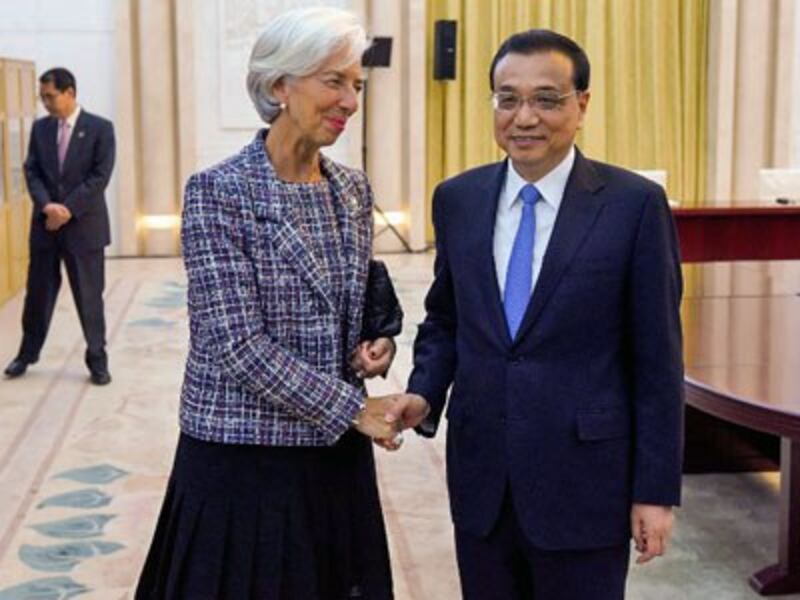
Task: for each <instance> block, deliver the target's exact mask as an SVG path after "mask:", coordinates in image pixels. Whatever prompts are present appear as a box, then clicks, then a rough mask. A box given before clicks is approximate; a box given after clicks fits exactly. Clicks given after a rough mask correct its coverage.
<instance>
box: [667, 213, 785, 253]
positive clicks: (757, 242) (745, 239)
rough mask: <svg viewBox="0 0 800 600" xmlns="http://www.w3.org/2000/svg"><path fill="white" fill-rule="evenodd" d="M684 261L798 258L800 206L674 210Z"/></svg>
mask: <svg viewBox="0 0 800 600" xmlns="http://www.w3.org/2000/svg"><path fill="white" fill-rule="evenodd" d="M673 214H674V215H675V223H676V224H677V227H678V238H679V239H680V243H681V257H682V260H683V262H708V261H714V260H785V259H800V206H786V207H781V206H718V207H714V208H678V209H675V210H674V211H673Z"/></svg>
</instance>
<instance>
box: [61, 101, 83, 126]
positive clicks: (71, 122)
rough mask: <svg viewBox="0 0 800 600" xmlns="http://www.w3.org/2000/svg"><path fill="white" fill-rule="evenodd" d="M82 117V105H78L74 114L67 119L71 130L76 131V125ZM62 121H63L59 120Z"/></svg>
mask: <svg viewBox="0 0 800 600" xmlns="http://www.w3.org/2000/svg"><path fill="white" fill-rule="evenodd" d="M79 116H81V105H80V104H76V105H75V110H73V111H72V114H71V115H70V116H68V117H67V119H66V120H67V124H68V125H69V128H70V129H75V123H77V122H78V117H79ZM59 121H61V119H59Z"/></svg>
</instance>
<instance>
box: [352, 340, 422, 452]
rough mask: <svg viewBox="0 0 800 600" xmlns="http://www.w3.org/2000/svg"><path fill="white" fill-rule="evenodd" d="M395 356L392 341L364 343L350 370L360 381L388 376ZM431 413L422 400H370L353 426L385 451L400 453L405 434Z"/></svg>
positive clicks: (397, 397) (396, 397) (405, 397)
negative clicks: (397, 451)
mask: <svg viewBox="0 0 800 600" xmlns="http://www.w3.org/2000/svg"><path fill="white" fill-rule="evenodd" d="M394 353H395V345H394V342H393V341H392V340H391V339H389V338H378V339H377V340H373V341H365V342H361V343H360V344H359V345H358V348H356V349H355V350H354V351H353V353H352V354H351V355H350V367H351V368H352V369H353V371H355V372H356V374H357V375H358V376H359V377H362V378H368V377H375V376H377V375H381V374H384V373H386V371H387V370H388V368H389V365H391V363H392V360H393V359H394ZM429 412H430V406H428V402H427V401H426V400H425V398H423V397H422V396H419V395H417V394H390V395H388V396H380V397H374V398H367V401H366V402H365V403H364V408H362V409H361V411H359V413H358V415H356V418H355V419H353V425H354V426H355V428H356V429H357V430H358V431H360V432H361V433H363V434H364V435H366V436H368V437H371V438H372V439H373V441H374V442H375V443H376V444H378V445H379V446H381V447H382V448H385V449H386V450H397V449H399V448H400V446H401V445H402V443H403V435H402V431H403V430H404V429H408V428H409V427H416V426H417V425H419V424H420V423H421V422H422V420H423V419H424V418H425V417H427V416H428V413H429Z"/></svg>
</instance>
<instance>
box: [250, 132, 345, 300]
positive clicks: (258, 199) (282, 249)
mask: <svg viewBox="0 0 800 600" xmlns="http://www.w3.org/2000/svg"><path fill="white" fill-rule="evenodd" d="M245 152H246V153H247V164H248V170H249V177H248V178H249V181H250V192H251V194H252V197H253V199H254V200H253V210H254V212H255V216H256V218H257V219H259V220H266V221H267V222H268V224H269V229H270V242H271V243H272V244H273V246H274V247H275V249H276V250H277V251H278V252H279V253H280V255H281V256H283V258H284V259H285V260H286V262H287V263H289V264H290V265H291V267H292V269H294V271H295V272H296V273H297V274H298V275H299V276H300V277H301V279H303V281H304V282H305V283H306V284H307V285H308V286H309V287H310V288H311V289H312V290H313V291H314V293H315V294H316V295H317V296H318V297H319V299H320V300H321V301H322V302H323V303H324V305H325V306H326V307H327V308H328V310H330V311H334V310H335V307H334V303H333V300H332V299H331V296H330V293H329V290H328V285H327V282H328V277H327V273H325V272H324V270H323V268H322V266H321V265H320V264H319V262H318V261H317V259H316V258H315V257H314V255H313V254H312V253H311V251H310V246H309V244H308V243H307V241H306V239H305V237H304V236H303V235H302V233H301V228H300V220H299V215H298V214H297V211H296V210H295V207H294V206H292V204H291V202H290V199H287V198H286V197H285V193H284V192H283V191H282V190H280V189H279V184H278V179H277V175H276V174H275V171H274V169H273V168H272V165H271V164H270V163H269V160H268V158H267V153H266V151H265V150H264V137H263V135H261V134H259V135H258V136H256V139H255V140H254V141H253V143H252V144H251V145H250V146H248V147H247V149H246V150H245Z"/></svg>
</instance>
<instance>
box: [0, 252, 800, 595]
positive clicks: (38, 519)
mask: <svg viewBox="0 0 800 600" xmlns="http://www.w3.org/2000/svg"><path fill="white" fill-rule="evenodd" d="M384 258H385V260H386V261H387V262H388V263H389V267H390V270H391V273H392V275H393V277H394V278H395V280H396V284H397V287H398V291H399V293H400V296H401V299H402V302H403V306H404V308H405V311H406V323H407V327H406V329H405V332H404V334H403V336H402V339H401V340H400V344H399V354H398V358H397V361H396V363H395V367H394V368H393V370H392V372H391V374H390V376H389V378H388V379H386V380H385V381H384V380H381V381H378V382H375V383H374V384H371V391H373V392H374V393H383V392H389V391H396V390H400V389H401V388H402V387H403V383H404V380H405V377H406V376H407V374H408V371H409V366H410V347H411V342H412V339H413V335H414V333H415V330H416V327H415V324H416V323H417V322H419V320H420V318H421V315H422V299H423V296H424V292H425V289H426V287H427V285H428V283H429V280H430V272H431V263H432V257H431V256H430V255H391V256H386V257H384ZM107 274H108V286H107V292H106V306H107V309H106V310H107V315H106V317H107V323H108V341H109V354H110V360H111V362H110V364H111V370H112V374H113V377H114V380H113V382H112V383H111V385H109V386H106V387H94V386H91V385H89V384H88V381H87V373H86V371H85V368H84V366H83V362H82V355H83V340H82V337H81V333H80V329H79V326H78V321H77V318H76V315H75V309H74V307H73V305H72V301H71V298H70V296H69V294H68V293H67V292H66V291H65V292H64V293H62V296H61V297H60V299H59V303H58V306H57V308H56V314H55V317H54V322H53V327H52V331H51V334H50V337H49V339H48V342H47V345H46V346H45V350H44V352H43V355H42V357H41V361H40V362H39V363H38V364H37V365H35V366H33V367H32V368H31V369H30V370H29V372H28V374H27V375H26V376H25V377H23V378H21V379H17V380H11V381H0V600H20V599H31V600H32V599H39V600H41V599H67V598H72V597H77V596H80V597H81V598H85V599H86V600H90V599H91V600H122V599H125V598H132V587H133V586H134V585H135V581H136V578H137V575H138V572H139V568H140V566H141V564H142V561H143V559H144V553H145V552H146V549H147V545H148V542H149V540H150V536H151V534H152V530H153V527H154V523H155V518H156V513H157V511H158V508H159V505H160V502H161V497H162V494H163V492H164V488H165V483H166V476H167V473H168V469H169V467H170V462H171V460H172V455H173V450H174V446H175V442H176V439H177V425H176V411H177V399H178V391H179V387H180V383H181V374H182V368H183V361H184V357H185V354H186V345H187V325H186V308H185V291H186V290H185V278H184V275H183V272H182V268H181V263H180V261H179V260H178V259H150V260H142V259H135V260H133V259H132V260H111V261H109V262H108V267H107ZM21 303H22V298H21V296H17V297H16V298H14V299H12V300H11V301H9V302H7V303H6V304H5V305H3V306H2V307H0V331H2V338H1V340H2V341H0V350H1V351H0V360H2V361H5V360H7V359H11V358H12V357H13V355H14V353H15V351H16V348H17V344H18V342H19V317H20V314H21ZM442 433H443V432H442ZM378 470H379V473H378V475H379V480H380V486H381V495H382V499H383V505H384V509H385V514H386V520H387V528H388V533H389V537H390V544H391V552H392V560H393V566H394V574H395V590H396V595H397V598H398V600H448V599H451V598H452V599H454V598H458V597H459V587H458V579H457V576H456V566H455V561H454V557H453V544H452V527H451V525H450V522H449V516H448V510H447V499H446V492H445V473H444V439H443V435H439V437H438V438H437V439H435V440H433V441H423V440H422V439H420V438H417V437H416V436H413V435H410V436H407V441H406V444H405V446H404V448H403V449H402V451H400V452H398V453H395V454H388V453H385V452H382V451H381V452H379V453H378ZM777 490H778V476H777V474H767V475H763V474H762V475H695V476H687V477H686V479H685V502H684V506H683V507H682V508H681V509H680V510H679V511H678V521H677V529H676V534H675V539H674V543H673V545H672V547H671V549H670V551H669V554H668V555H667V556H666V557H664V558H663V559H661V560H658V561H656V562H655V563H653V564H651V565H647V566H644V567H637V566H632V568H631V576H630V579H629V586H628V590H629V594H628V597H629V598H632V599H643V600H644V599H646V600H658V599H665V600H667V599H669V600H671V599H686V600H691V599H698V600H699V599H701V598H708V597H711V596H713V597H715V598H719V599H721V600H736V599H747V598H756V597H758V596H757V595H756V594H755V593H753V592H752V591H750V589H749V587H748V585H747V582H746V578H747V576H748V575H749V574H750V573H751V572H752V571H754V570H756V569H757V568H760V567H762V566H765V565H766V564H768V563H771V562H773V560H774V558H775V554H776V537H777V536H776V531H777ZM797 597H800V596H797Z"/></svg>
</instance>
